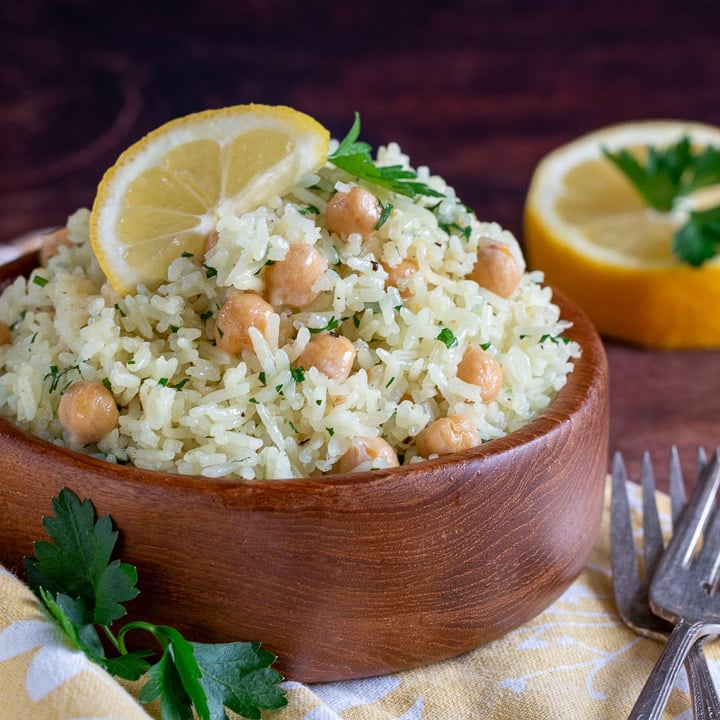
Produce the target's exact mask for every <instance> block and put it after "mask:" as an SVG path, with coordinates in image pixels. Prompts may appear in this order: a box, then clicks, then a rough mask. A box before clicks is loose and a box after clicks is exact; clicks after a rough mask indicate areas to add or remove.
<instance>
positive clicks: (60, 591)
mask: <svg viewBox="0 0 720 720" xmlns="http://www.w3.org/2000/svg"><path fill="white" fill-rule="evenodd" d="M52 505H53V509H54V510H55V517H45V518H43V526H44V527H45V530H46V531H47V533H48V535H49V536H50V540H51V541H50V542H48V541H39V542H36V543H34V546H33V551H34V556H33V557H31V558H25V571H26V577H27V580H28V584H29V585H30V587H31V588H32V589H33V591H34V592H35V593H36V594H37V595H38V597H39V598H40V599H41V600H42V601H43V603H44V604H45V607H46V608H47V610H48V612H49V613H50V615H51V616H52V617H53V618H54V619H55V620H56V621H57V623H58V625H59V626H60V627H61V628H62V630H63V631H64V632H65V635H66V636H67V637H68V639H69V640H70V642H71V643H72V644H73V645H74V646H75V647H77V648H79V649H80V650H82V651H84V652H85V654H86V655H87V656H88V657H89V658H90V659H91V660H92V661H94V662H96V663H97V664H98V665H100V666H102V667H103V668H105V669H106V670H107V671H108V672H109V673H110V674H112V675H116V676H118V677H121V678H124V679H126V680H137V679H138V678H140V677H141V676H143V675H144V674H147V678H148V680H147V682H146V684H145V686H144V687H143V689H142V690H141V692H140V695H139V700H140V702H143V703H147V702H152V701H153V700H156V699H158V698H159V699H160V707H161V711H162V717H163V720H170V719H172V720H192V719H193V710H194V711H195V713H196V714H197V717H198V718H200V719H201V720H228V716H227V713H226V712H225V709H226V708H227V709H229V710H232V711H234V712H236V713H238V714H239V715H240V716H242V717H244V718H249V720H259V718H260V717H261V710H262V709H276V708H279V707H282V706H284V705H285V704H286V699H285V694H284V692H283V691H282V690H281V689H280V688H278V687H277V684H278V683H279V682H280V681H281V680H282V676H281V675H280V674H279V673H278V672H277V671H275V670H273V669H272V668H271V667H270V666H271V665H272V663H273V662H274V661H275V659H276V658H275V655H273V654H272V653H270V652H268V651H267V650H263V649H261V648H260V644H259V643H255V642H253V643H249V642H232V643H220V644H205V643H196V642H189V641H188V640H186V639H185V638H184V637H183V636H182V635H181V634H180V633H179V632H178V631H177V630H175V629H174V628H172V627H169V626H166V625H154V624H151V623H148V622H143V621H141V620H135V621H132V622H128V623H126V624H125V625H123V626H122V627H121V629H120V630H119V632H117V633H115V631H114V630H113V629H112V626H113V624H114V623H115V621H117V620H119V619H120V618H121V617H123V616H124V615H125V614H126V612H127V611H126V610H125V607H124V603H126V602H128V601H129V600H132V599H133V598H135V597H136V596H137V595H138V593H139V590H138V589H137V586H136V585H137V571H136V569H135V567H134V566H133V565H129V564H127V563H122V562H120V560H117V559H111V558H112V554H113V550H114V548H115V543H116V542H117V539H118V533H117V531H116V530H114V529H113V525H112V520H111V519H110V516H109V515H103V516H102V517H100V518H96V514H95V508H94V507H93V505H92V503H91V502H90V500H83V501H80V499H79V498H78V496H77V495H76V494H75V493H73V492H72V491H71V490H68V489H67V488H63V489H62V490H61V491H60V493H59V495H58V497H57V498H53V499H52ZM98 630H100V631H101V632H102V635H103V636H104V637H105V638H106V640H108V641H109V645H110V646H111V649H114V651H115V652H114V654H111V655H108V654H107V653H106V650H105V647H104V645H103V642H102V641H101V639H100V637H101V636H100V634H99V633H98ZM129 633H133V634H134V635H135V634H138V633H145V634H149V635H150V636H152V638H153V639H154V640H155V642H156V643H157V644H158V645H159V647H160V653H159V655H160V657H159V658H158V659H156V657H157V652H156V651H154V650H150V649H148V650H144V649H143V650H134V651H132V652H129V651H128V650H127V646H126V642H125V641H126V637H127V635H128V634H129ZM106 644H108V643H106Z"/></svg>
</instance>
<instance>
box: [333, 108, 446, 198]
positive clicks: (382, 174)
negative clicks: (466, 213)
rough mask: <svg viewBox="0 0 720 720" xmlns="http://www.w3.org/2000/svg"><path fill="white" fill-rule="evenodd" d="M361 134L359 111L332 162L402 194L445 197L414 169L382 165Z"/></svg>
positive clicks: (359, 176)
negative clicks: (427, 183)
mask: <svg viewBox="0 0 720 720" xmlns="http://www.w3.org/2000/svg"><path fill="white" fill-rule="evenodd" d="M359 135H360V114H359V113H357V112H356V113H355V121H354V122H353V125H352V127H351V128H350V130H349V132H348V134H347V135H346V136H345V137H344V138H343V139H342V141H341V142H340V144H339V145H338V147H337V148H336V150H335V152H333V153H331V154H330V155H329V156H328V161H329V162H331V163H332V164H333V165H335V166H336V167H339V168H340V169H342V170H345V171H346V172H348V173H350V175H353V176H354V177H356V178H358V179H360V180H365V181H366V182H368V183H370V184H372V185H379V186H380V187H384V188H387V189H388V190H392V191H393V192H396V193H398V194H399V195H406V196H408V197H410V198H413V199H414V198H416V197H418V196H419V195H425V196H429V197H445V196H444V195H443V194H442V193H441V192H438V191H437V190H434V189H433V188H431V187H429V186H428V185H426V184H425V183H422V182H420V181H419V180H418V179H417V175H416V174H415V172H414V171H412V170H408V169H406V168H404V167H402V166H401V165H386V166H382V167H378V166H377V165H376V164H375V163H374V162H373V159H372V156H371V151H372V148H371V147H370V145H368V144H367V143H366V142H359V141H358V137H359Z"/></svg>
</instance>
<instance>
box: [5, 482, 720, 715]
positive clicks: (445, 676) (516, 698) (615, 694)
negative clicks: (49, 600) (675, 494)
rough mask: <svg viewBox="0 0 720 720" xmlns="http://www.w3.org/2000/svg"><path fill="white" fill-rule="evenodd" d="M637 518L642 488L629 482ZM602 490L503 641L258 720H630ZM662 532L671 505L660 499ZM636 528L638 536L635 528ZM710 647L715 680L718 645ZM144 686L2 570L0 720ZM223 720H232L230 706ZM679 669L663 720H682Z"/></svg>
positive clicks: (644, 653) (630, 687) (650, 654)
mask: <svg viewBox="0 0 720 720" xmlns="http://www.w3.org/2000/svg"><path fill="white" fill-rule="evenodd" d="M628 488H629V493H630V499H631V506H632V508H633V512H634V513H635V515H636V518H635V520H636V521H637V525H636V526H637V527H638V528H639V527H640V525H639V519H640V488H639V486H637V485H635V484H629V486H628ZM609 500H610V491H609V483H608V485H607V487H606V492H605V508H604V512H603V521H602V527H601V530H600V535H599V537H598V540H597V543H596V545H595V547H594V549H593V552H592V554H591V555H590V557H589V559H588V562H587V564H586V566H585V568H584V570H583V572H582V573H581V574H580V576H579V577H578V578H577V580H576V581H575V582H574V583H573V584H572V585H571V586H570V587H569V588H568V590H567V591H566V592H565V593H564V594H563V595H562V596H561V597H560V598H559V599H558V600H557V601H556V602H555V603H554V604H553V605H552V606H551V607H549V608H548V609H547V610H546V611H545V612H543V613H542V614H541V615H539V616H538V617H537V618H535V619H534V620H532V621H530V622H528V623H527V624H526V625H523V626H522V627H520V628H518V629H517V630H514V631H512V632H510V633H509V634H508V635H506V636H505V637H503V638H501V639H499V640H496V641H494V642H492V643H489V644H487V645H484V646H482V647H480V648H478V649H477V650H474V651H472V652H469V653H466V654H464V655H462V656H460V657H457V658H454V659H451V660H447V661H444V662H440V663H435V664H433V665H430V666H427V667H421V668H417V669H414V670H409V671H406V672H402V673H397V674H394V675H387V676H384V677H377V678H369V679H363V680H350V681H345V682H334V683H322V684H314V685H304V684H301V683H297V682H293V680H292V678H289V679H288V680H287V681H286V682H285V683H284V687H285V689H286V690H287V698H288V705H287V707H285V708H283V709H282V710H278V711H272V712H266V713H264V714H263V718H264V719H265V720H421V719H422V720H449V719H450V718H452V720H506V719H508V720H510V719H512V720H517V718H524V719H526V720H537V719H540V718H542V719H545V718H552V720H565V719H567V720H577V719H578V718H583V719H585V720H593V719H596V720H605V719H607V720H617V718H621V717H626V716H627V714H628V713H629V712H630V709H631V708H632V705H633V703H634V702H635V700H636V698H637V695H638V693H639V692H640V689H641V687H642V684H643V682H644V681H645V679H646V677H647V675H648V673H649V672H650V670H651V669H652V666H653V664H654V663H655V660H656V659H657V656H658V655H659V653H660V650H661V645H660V643H658V642H656V641H654V640H649V639H646V638H644V637H640V636H638V635H636V634H635V633H633V632H632V631H631V630H629V629H628V628H627V627H626V626H625V625H624V624H623V623H622V621H621V619H620V617H619V616H618V614H617V611H616V608H615V603H614V600H613V593H612V578H611V574H610V542H609ZM658 503H659V506H660V510H661V515H662V521H663V523H664V526H665V528H666V529H667V528H668V527H669V523H670V520H669V500H668V498H667V496H665V495H663V494H659V495H658ZM638 532H640V531H639V530H638ZM717 646H718V643H714V644H712V645H710V646H709V647H708V648H707V654H708V660H709V665H710V669H711V672H712V673H713V677H714V678H715V680H716V682H720V647H717ZM141 687H142V680H141V681H139V682H138V683H134V684H125V685H121V684H119V683H118V682H116V681H115V680H114V679H113V678H111V677H110V676H108V675H107V674H106V673H105V672H104V671H103V670H101V669H99V668H98V667H97V666H95V665H94V664H93V663H91V662H89V661H88V660H87V659H86V658H85V656H84V655H83V654H82V653H80V652H77V651H75V650H73V649H72V648H71V647H70V646H68V645H67V644H66V643H65V641H64V640H63V637H62V635H61V634H60V632H59V631H58V630H56V628H55V627H54V625H53V624H52V623H50V622H49V621H48V620H47V619H46V616H45V615H44V614H43V612H42V611H41V609H40V607H39V605H38V602H37V601H36V600H35V598H34V596H33V595H32V593H31V592H30V591H29V590H28V589H27V587H26V586H25V585H24V584H23V583H22V582H21V581H20V580H18V579H17V578H16V577H15V576H14V575H12V574H11V573H9V572H7V571H5V570H2V569H0V718H8V719H9V718H12V719H13V720H147V719H148V718H160V717H161V716H160V711H159V708H158V707H157V706H152V705H150V706H148V705H140V704H139V703H137V702H136V700H135V698H136V697H137V693H138V692H139V690H140V688H141ZM228 716H229V717H230V718H231V720H236V719H237V716H236V715H235V714H233V713H231V712H229V711H228ZM691 717H692V715H691V711H690V694H689V689H688V685H687V678H686V676H685V674H684V672H683V673H681V674H680V676H679V678H678V680H677V682H676V684H675V687H674V689H673V691H672V694H671V696H670V700H669V702H668V706H667V708H666V711H665V715H664V718H665V719H670V718H674V719H675V720H690V718H691Z"/></svg>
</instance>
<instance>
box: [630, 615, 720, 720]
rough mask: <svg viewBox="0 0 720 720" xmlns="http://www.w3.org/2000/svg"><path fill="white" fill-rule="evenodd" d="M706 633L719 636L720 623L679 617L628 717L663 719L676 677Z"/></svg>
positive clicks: (635, 718)
mask: <svg viewBox="0 0 720 720" xmlns="http://www.w3.org/2000/svg"><path fill="white" fill-rule="evenodd" d="M707 635H720V625H715V624H712V623H702V622H699V623H691V622H689V621H687V620H685V619H683V618H680V620H678V622H677V625H675V627H674V628H673V631H672V632H671V633H670V637H669V638H668V641H667V643H666V644H665V646H664V647H663V649H662V652H661V653H660V657H658V659H657V662H656V663H655V667H654V668H653V669H652V672H651V673H650V675H649V677H648V679H647V680H646V681H645V685H644V686H643V689H642V691H641V692H640V695H639V696H638V699H637V702H636V703H635V706H634V707H633V709H632V710H631V712H630V715H628V720H660V718H661V717H662V713H663V710H664V709H665V704H666V703H667V699H668V697H669V696H670V690H671V689H672V686H673V683H674V682H675V677H676V676H677V674H678V672H679V671H680V668H681V667H682V666H683V663H684V662H685V659H686V657H687V655H688V653H689V652H690V648H691V647H692V646H693V645H694V644H695V643H696V642H697V641H698V640H699V639H700V638H702V637H705V636H707ZM711 682H712V681H711ZM709 717H713V716H712V715H711V716H709Z"/></svg>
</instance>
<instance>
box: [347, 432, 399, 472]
mask: <svg viewBox="0 0 720 720" xmlns="http://www.w3.org/2000/svg"><path fill="white" fill-rule="evenodd" d="M376 460H380V461H381V464H378V465H376V463H375V461H376ZM366 462H372V466H373V467H398V465H400V463H399V461H398V456H397V455H396V454H395V451H394V450H393V449H392V447H391V446H390V443H388V442H387V441H386V440H383V439H382V438H379V437H355V438H353V439H352V440H351V441H350V448H349V449H348V451H347V452H346V453H345V454H344V455H343V456H342V457H341V458H340V459H339V460H338V462H337V465H336V466H335V469H336V470H337V472H340V473H344V472H351V471H352V470H354V469H355V468H356V467H357V466H358V465H360V464H362V463H366Z"/></svg>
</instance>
